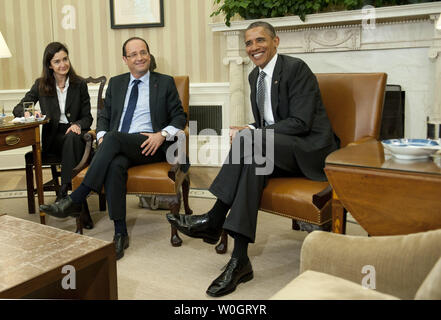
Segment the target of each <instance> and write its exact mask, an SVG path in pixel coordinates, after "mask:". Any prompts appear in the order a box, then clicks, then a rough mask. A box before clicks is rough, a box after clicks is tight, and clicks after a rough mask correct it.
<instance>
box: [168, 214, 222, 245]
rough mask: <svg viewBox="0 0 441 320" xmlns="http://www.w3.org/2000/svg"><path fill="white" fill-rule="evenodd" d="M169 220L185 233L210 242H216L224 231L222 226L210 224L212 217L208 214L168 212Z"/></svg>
mask: <svg viewBox="0 0 441 320" xmlns="http://www.w3.org/2000/svg"><path fill="white" fill-rule="evenodd" d="M167 220H168V222H170V224H171V225H172V226H174V227H175V228H176V229H178V230H179V231H180V232H182V233H183V234H185V235H187V236H189V237H192V238H200V239H203V240H204V241H205V242H207V243H210V244H216V243H217V242H218V241H219V237H220V235H221V233H222V228H218V229H215V228H212V227H211V226H210V223H209V222H210V218H209V217H208V215H207V214H202V215H197V216H192V215H188V214H179V215H173V214H171V213H168V214H167Z"/></svg>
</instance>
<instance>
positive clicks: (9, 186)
mask: <svg viewBox="0 0 441 320" xmlns="http://www.w3.org/2000/svg"><path fill="white" fill-rule="evenodd" d="M190 170H191V171H190V173H191V175H190V179H191V185H190V186H191V188H192V189H208V188H209V186H210V184H211V182H212V181H213V180H214V178H215V177H216V175H217V173H218V172H219V170H220V167H196V166H193V167H191V169H190ZM49 180H51V171H50V169H46V168H45V169H43V182H46V181H49ZM0 181H1V182H0V191H17V190H26V174H25V170H24V169H19V170H3V171H0Z"/></svg>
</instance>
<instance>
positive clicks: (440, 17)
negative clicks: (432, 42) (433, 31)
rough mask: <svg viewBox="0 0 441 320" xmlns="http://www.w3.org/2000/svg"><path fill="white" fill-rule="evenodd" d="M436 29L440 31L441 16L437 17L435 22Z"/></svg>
mask: <svg viewBox="0 0 441 320" xmlns="http://www.w3.org/2000/svg"><path fill="white" fill-rule="evenodd" d="M436 28H437V29H438V30H441V14H440V15H439V17H438V20H437V21H436Z"/></svg>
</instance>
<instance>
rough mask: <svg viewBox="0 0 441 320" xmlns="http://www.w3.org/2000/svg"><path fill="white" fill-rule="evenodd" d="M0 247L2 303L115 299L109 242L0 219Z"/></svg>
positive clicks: (1, 217) (2, 217)
mask: <svg viewBox="0 0 441 320" xmlns="http://www.w3.org/2000/svg"><path fill="white" fill-rule="evenodd" d="M0 243H1V245H0V299H17V298H31V299H40V298H41V299H117V298H118V290H117V278H116V258H115V246H114V244H113V242H107V241H103V240H98V239H94V238H90V237H87V236H83V235H79V234H76V233H73V232H68V231H65V230H60V229H56V228H53V227H50V226H46V225H42V224H38V223H34V222H30V221H27V220H22V219H18V218H15V217H12V216H8V215H1V216H0ZM64 266H68V269H66V270H64V273H63V272H62V271H63V267H64ZM73 270H74V272H73ZM66 277H67V278H66ZM63 279H64V282H63ZM73 279H74V280H75V282H73ZM66 284H68V286H67V287H68V288H67V289H66ZM63 287H64V288H63ZM72 288H75V289H72Z"/></svg>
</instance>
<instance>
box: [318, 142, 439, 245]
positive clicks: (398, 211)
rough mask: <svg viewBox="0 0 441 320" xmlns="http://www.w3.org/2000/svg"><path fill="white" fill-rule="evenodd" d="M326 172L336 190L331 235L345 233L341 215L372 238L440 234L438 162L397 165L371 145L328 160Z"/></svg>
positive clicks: (398, 162)
mask: <svg viewBox="0 0 441 320" xmlns="http://www.w3.org/2000/svg"><path fill="white" fill-rule="evenodd" d="M325 172H326V176H327V177H328V181H329V183H330V184H331V186H332V188H333V190H334V196H333V203H332V208H333V209H332V210H333V212H332V220H333V221H332V223H333V227H332V229H333V231H334V232H337V233H344V231H345V230H344V226H345V214H344V213H343V209H347V210H348V211H349V212H350V213H351V215H352V216H353V217H354V219H355V220H356V221H357V222H358V223H359V224H360V225H361V226H362V227H363V228H364V229H365V230H366V231H367V232H368V234H369V235H372V236H381V235H397V234H409V233H415V232H422V231H427V230H433V229H439V228H441V164H440V163H439V161H434V160H433V159H431V158H429V159H427V160H414V161H409V160H396V159H395V158H393V157H392V156H391V155H388V154H385V152H384V149H383V146H382V145H381V143H380V142H378V141H371V142H367V143H362V144H360V145H356V146H349V147H345V148H342V149H340V150H337V151H335V152H333V153H332V154H330V155H329V156H328V157H327V158H326V166H325Z"/></svg>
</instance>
